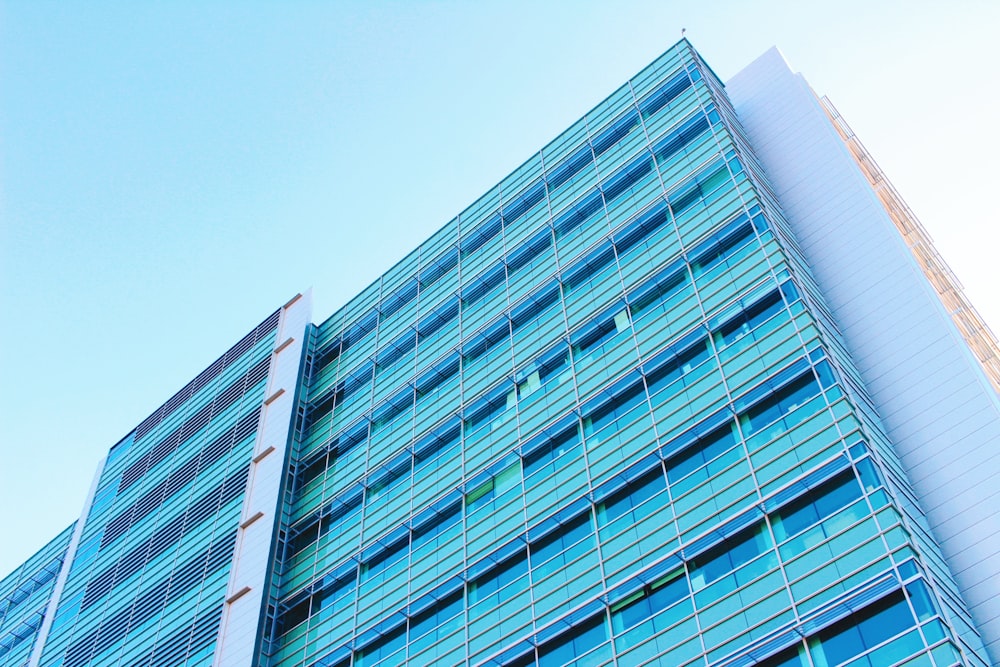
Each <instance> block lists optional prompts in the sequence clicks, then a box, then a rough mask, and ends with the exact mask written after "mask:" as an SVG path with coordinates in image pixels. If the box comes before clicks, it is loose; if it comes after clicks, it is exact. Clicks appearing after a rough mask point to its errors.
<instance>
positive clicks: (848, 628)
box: [809, 591, 914, 667]
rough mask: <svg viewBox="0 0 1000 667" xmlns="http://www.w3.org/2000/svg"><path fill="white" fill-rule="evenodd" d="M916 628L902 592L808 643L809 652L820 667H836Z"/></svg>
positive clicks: (886, 598) (864, 610)
mask: <svg viewBox="0 0 1000 667" xmlns="http://www.w3.org/2000/svg"><path fill="white" fill-rule="evenodd" d="M913 626H914V620H913V614H911V613H910V608H909V607H908V606H907V604H906V599H905V598H904V597H903V593H902V592H901V591H900V592H896V593H893V594H892V595H889V596H888V597H885V598H883V599H882V600H880V601H878V602H876V603H875V604H873V605H871V606H869V607H867V608H865V609H862V610H861V611H859V612H857V613H854V614H852V615H850V616H848V617H847V618H845V619H844V620H842V621H840V622H838V623H835V624H834V625H832V626H830V627H829V628H826V629H824V630H823V631H821V632H820V633H819V634H817V635H816V636H815V637H812V638H811V639H810V640H809V650H810V653H812V656H813V660H814V661H817V663H818V664H821V665H829V667H834V666H835V665H840V664H842V663H844V662H846V661H848V660H850V659H851V658H854V657H855V656H858V655H860V654H862V653H864V652H865V651H867V650H868V649H870V648H873V647H875V646H877V645H879V644H881V643H882V642H884V641H886V640H888V639H890V638H891V637H894V636H895V635H898V634H899V633H901V632H903V631H905V630H908V629H909V628H912V627H913ZM897 657H898V658H903V657H906V654H903V655H900V656H897ZM892 662H895V659H894V660H892Z"/></svg>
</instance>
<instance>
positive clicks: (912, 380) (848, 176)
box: [727, 48, 1000, 664]
mask: <svg viewBox="0 0 1000 667" xmlns="http://www.w3.org/2000/svg"><path fill="white" fill-rule="evenodd" d="M727 92H728V93H729V96H730V99H732V101H733V104H734V106H735V108H736V111H737V113H738V115H739V117H740V120H741V122H742V123H743V126H744V128H745V130H746V132H747V135H748V136H749V139H750V141H751V143H752V144H753V147H754V149H755V152H756V154H757V156H758V158H759V159H760V161H761V163H762V165H763V167H764V169H765V170H766V172H767V175H768V178H769V180H770V183H771V185H772V186H773V188H774V190H775V193H776V195H777V197H778V199H779V201H780V202H781V205H782V208H783V210H784V213H785V217H786V219H787V220H788V222H789V224H790V226H791V228H792V230H793V232H794V233H795V235H796V238H797V239H798V241H799V243H800V244H801V247H802V250H803V254H804V255H805V257H806V259H807V260H808V262H809V264H810V266H811V268H812V270H813V274H814V275H815V277H816V280H817V283H818V284H819V287H820V290H821V291H822V293H823V295H824V297H825V298H826V300H827V302H828V303H829V304H830V306H831V309H832V310H833V312H834V314H835V316H836V320H837V322H838V323H839V325H840V327H841V330H842V333H843V337H844V340H845V342H846V345H847V348H848V350H849V351H850V353H851V355H852V357H853V358H854V361H855V364H856V365H857V367H858V369H859V371H860V373H861V376H862V378H863V379H864V380H865V382H866V384H867V386H868V387H869V389H870V392H871V395H872V398H873V400H874V403H875V407H876V409H877V411H878V413H879V415H880V416H881V418H882V421H883V424H884V425H885V427H886V429H887V431H888V433H889V435H890V437H891V440H892V442H893V444H894V448H895V450H896V452H897V454H898V456H899V458H900V460H901V462H902V464H903V467H904V469H905V470H906V473H907V475H908V477H909V478H910V482H911V484H912V485H913V487H914V489H915V490H916V492H917V494H918V496H919V497H920V503H921V505H922V508H923V510H924V511H925V512H926V515H927V518H928V521H929V523H930V526H931V529H932V531H933V534H934V536H935V537H936V539H937V541H938V543H939V544H940V547H941V549H942V552H943V554H944V556H945V559H946V561H947V563H948V566H949V568H950V570H951V572H952V574H953V576H954V577H955V579H956V581H957V583H958V587H959V590H960V591H961V593H962V595H963V597H964V598H965V600H966V601H967V603H968V605H969V608H970V612H971V614H972V618H973V620H974V621H975V623H976V625H977V626H978V629H979V631H980V632H981V634H982V638H983V642H984V644H985V645H986V649H987V652H988V653H989V656H990V658H991V660H992V661H993V662H994V663H995V664H1000V597H997V596H996V595H995V584H992V582H991V581H990V580H991V577H992V576H995V575H991V573H995V572H997V571H1000V552H997V551H996V550H995V548H994V549H993V552H992V553H991V545H996V544H997V540H998V539H1000V509H998V506H997V504H996V503H990V502H989V501H990V498H989V497H983V495H982V493H983V489H984V488H987V485H988V483H989V480H990V479H996V478H997V477H998V476H1000V399H998V396H997V394H996V392H995V391H994V389H993V385H992V383H991V381H990V380H991V378H990V376H988V371H989V366H988V365H987V362H988V360H989V357H988V356H987V358H986V359H985V360H984V359H983V358H982V357H981V355H980V356H979V357H977V355H975V354H974V352H973V350H971V349H970V347H969V344H968V340H969V338H968V335H967V333H966V332H965V331H963V330H961V329H960V328H959V326H958V325H957V324H956V322H955V320H954V319H953V317H952V313H951V312H949V308H948V307H947V306H946V305H945V304H944V303H943V302H942V300H941V294H942V292H941V291H940V290H938V289H936V288H935V286H934V285H933V284H932V282H931V281H930V280H929V279H928V278H929V276H928V271H927V269H926V268H925V267H923V266H921V265H920V262H918V259H917V258H916V257H915V256H914V250H913V247H912V246H911V245H910V244H908V243H907V240H906V239H905V238H904V237H903V236H902V235H901V233H900V230H899V229H898V224H897V223H896V221H894V220H893V217H892V212H891V210H889V209H888V208H887V203H886V201H885V200H883V199H882V198H880V197H879V195H878V192H877V191H876V190H875V189H873V186H874V184H873V183H872V179H871V177H870V175H869V174H867V173H866V171H865V170H864V169H863V168H862V165H860V164H859V160H858V157H857V155H856V154H855V153H854V152H853V151H851V149H850V144H849V143H848V139H847V137H845V136H844V133H843V129H842V128H841V127H840V126H839V124H837V123H836V121H835V118H834V117H833V115H832V114H831V112H830V111H829V109H828V108H827V107H825V106H824V105H823V104H822V103H821V101H820V100H819V99H818V98H817V96H816V95H815V93H813V91H812V89H811V88H810V87H809V85H808V84H807V83H806V81H805V80H804V79H803V78H802V76H801V75H798V74H795V73H793V72H792V70H791V69H790V68H789V66H788V64H787V63H786V62H785V60H784V58H783V57H782V56H781V54H780V53H779V52H778V51H777V49H773V48H772V49H771V50H770V51H768V52H767V53H765V54H764V55H762V56H761V57H760V58H758V59H757V60H755V61H754V62H753V63H751V64H750V65H749V66H747V67H746V68H745V69H744V70H742V71H741V72H739V73H738V74H737V75H736V76H734V77H733V78H732V79H731V80H730V81H729V82H727ZM921 242H923V243H924V244H929V239H921ZM935 254H936V253H935ZM949 289H950V290H952V291H954V290H955V289H957V288H956V286H955V285H954V284H952V285H950V286H949ZM946 291H947V290H946ZM904 332H905V335H900V334H901V333H904ZM984 335H985V340H987V341H988V340H989V336H988V332H987V333H986V334H984ZM944 368H947V369H948V372H949V376H948V377H949V380H948V382H947V383H946V384H945V385H943V386H942V385H941V383H940V377H941V371H942V370H943V369H944ZM991 491H992V497H993V499H997V498H998V497H1000V494H997V493H996V491H995V490H992V489H991ZM987 493H990V491H987ZM991 584H992V585H991Z"/></svg>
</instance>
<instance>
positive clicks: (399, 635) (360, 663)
mask: <svg viewBox="0 0 1000 667" xmlns="http://www.w3.org/2000/svg"><path fill="white" fill-rule="evenodd" d="M404 646H406V624H405V623H403V624H402V625H400V626H399V627H397V628H395V629H393V630H390V631H389V632H388V633H386V634H384V635H382V636H381V637H379V638H378V639H377V640H375V641H374V642H372V643H371V644H369V645H368V646H365V647H364V648H363V649H361V650H360V651H358V652H357V653H355V654H354V664H355V665H357V667H371V666H372V665H377V664H378V663H379V662H381V661H382V660H384V659H385V658H388V657H389V656H391V655H393V654H394V653H396V652H397V651H400V650H402V649H403V647H404ZM400 657H401V656H400ZM400 662H402V661H400ZM393 664H395V663H393Z"/></svg>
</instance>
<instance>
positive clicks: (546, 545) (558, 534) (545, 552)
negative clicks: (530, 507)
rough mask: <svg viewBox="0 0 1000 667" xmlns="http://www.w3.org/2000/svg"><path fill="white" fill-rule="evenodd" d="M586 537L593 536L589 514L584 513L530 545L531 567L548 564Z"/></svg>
mask: <svg viewBox="0 0 1000 667" xmlns="http://www.w3.org/2000/svg"><path fill="white" fill-rule="evenodd" d="M587 536H593V527H592V526H591V523H590V512H584V513H583V514H581V515H580V516H578V517H576V518H575V519H572V520H570V521H568V522H566V523H565V524H563V525H561V526H559V527H558V528H557V529H555V530H553V531H552V532H551V533H549V534H548V535H545V536H544V537H542V538H541V539H539V540H538V541H536V542H534V543H533V544H531V547H530V548H531V566H532V567H533V568H534V567H538V566H539V565H541V564H542V563H546V562H548V561H549V560H551V559H553V558H555V557H556V556H558V555H559V554H561V553H562V552H564V551H566V550H567V549H569V548H570V547H571V546H573V545H574V544H576V543H577V542H579V541H580V540H582V539H584V538H585V537H587Z"/></svg>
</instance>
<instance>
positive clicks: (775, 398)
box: [740, 371, 819, 436]
mask: <svg viewBox="0 0 1000 667" xmlns="http://www.w3.org/2000/svg"><path fill="white" fill-rule="evenodd" d="M817 394H819V384H818V383H817V382H816V377H815V376H814V375H813V374H812V371H809V372H807V373H805V374H804V375H801V376H800V377H798V378H797V379H795V380H793V381H792V382H790V383H788V384H787V385H785V386H784V387H782V388H780V389H778V390H777V391H776V392H774V393H773V394H772V395H771V396H770V397H768V398H766V399H764V400H763V401H761V402H760V403H758V404H757V405H755V406H753V407H752V408H750V409H749V410H747V411H745V412H744V413H743V414H741V415H740V425H741V426H742V427H743V433H744V434H745V435H747V436H749V435H750V434H752V433H756V432H757V431H759V430H760V429H761V428H763V427H764V426H767V425H768V424H770V423H771V422H773V421H775V420H777V419H779V418H781V417H783V416H785V415H786V414H788V413H789V412H791V411H792V410H794V409H795V408H797V407H799V406H800V405H802V404H803V403H805V402H806V401H807V400H809V399H810V398H812V397H814V396H816V395H817Z"/></svg>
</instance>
